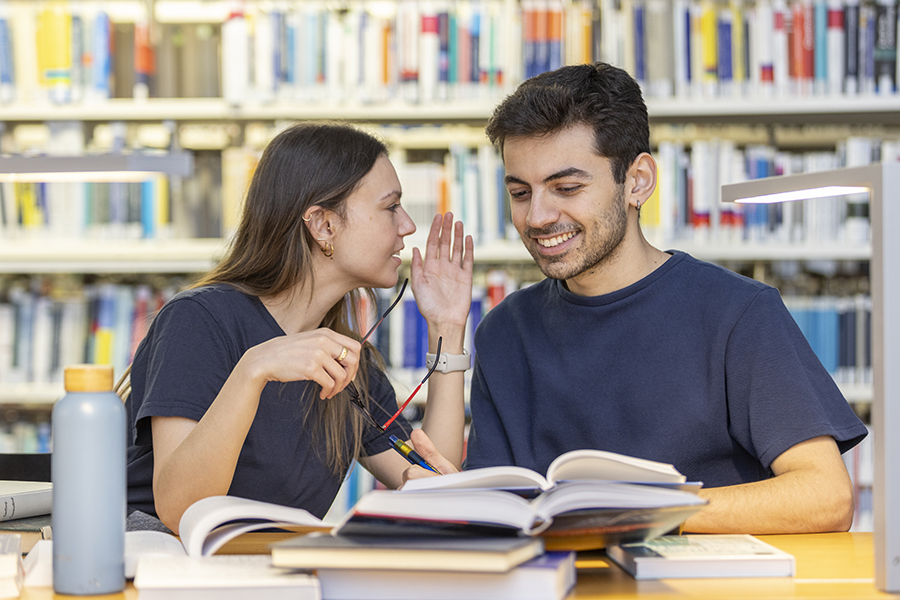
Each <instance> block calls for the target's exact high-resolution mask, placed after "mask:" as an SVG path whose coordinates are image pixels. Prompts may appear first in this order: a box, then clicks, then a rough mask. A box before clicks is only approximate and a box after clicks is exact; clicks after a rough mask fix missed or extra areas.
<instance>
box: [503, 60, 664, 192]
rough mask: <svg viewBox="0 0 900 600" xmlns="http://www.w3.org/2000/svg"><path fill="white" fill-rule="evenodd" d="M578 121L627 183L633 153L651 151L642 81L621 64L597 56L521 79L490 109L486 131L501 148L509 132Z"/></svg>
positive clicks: (536, 132) (534, 131) (544, 131)
mask: <svg viewBox="0 0 900 600" xmlns="http://www.w3.org/2000/svg"><path fill="white" fill-rule="evenodd" d="M580 124H584V125H587V126H589V127H591V128H592V129H593V130H594V140H595V146H596V147H595V151H596V152H597V154H599V155H600V156H603V157H606V158H609V159H610V160H611V161H612V168H613V178H614V179H615V182H616V183H619V184H621V183H625V175H626V173H627V172H628V167H630V166H631V163H633V162H634V159H636V158H637V157H638V155H640V154H641V153H642V152H650V124H649V120H648V117H647V106H646V104H644V99H643V96H642V95H641V88H640V86H639V85H638V84H637V82H636V81H635V80H634V79H633V78H632V77H631V76H630V75H629V74H628V73H626V72H625V71H623V70H622V69H619V68H617V67H613V66H612V65H608V64H606V63H601V62H598V63H594V64H585V65H572V66H567V67H562V68H560V69H556V70H555V71H549V72H547V73H543V74H541V75H537V76H535V77H532V78H530V79H528V80H526V81H524V82H523V83H522V84H521V85H520V86H519V87H518V89H517V90H516V91H515V92H514V93H513V94H511V95H510V96H508V97H507V98H506V99H505V100H504V101H503V102H501V103H500V105H499V106H497V108H496V109H494V113H493V115H492V116H491V118H490V121H488V125H487V128H486V129H485V132H486V133H487V135H488V137H489V138H490V140H491V143H493V144H494V145H495V146H496V147H497V148H499V149H500V152H501V153H502V152H503V145H504V143H505V142H506V140H507V138H514V137H536V136H544V135H548V134H552V133H556V132H558V131H560V130H562V129H565V128H567V127H571V126H573V125H580Z"/></svg>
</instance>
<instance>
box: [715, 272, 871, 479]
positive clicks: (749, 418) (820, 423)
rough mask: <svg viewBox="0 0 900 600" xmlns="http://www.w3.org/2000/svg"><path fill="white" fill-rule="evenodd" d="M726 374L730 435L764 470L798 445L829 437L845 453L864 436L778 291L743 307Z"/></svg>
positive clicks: (767, 292)
mask: <svg viewBox="0 0 900 600" xmlns="http://www.w3.org/2000/svg"><path fill="white" fill-rule="evenodd" d="M725 368H726V385H727V398H728V415H729V430H730V433H731V436H732V437H733V438H734V439H735V440H736V441H737V442H738V443H739V444H741V446H743V447H744V449H745V450H747V451H748V452H749V453H750V454H752V455H754V456H757V457H759V460H760V462H761V463H762V465H763V466H764V467H765V468H767V469H768V468H770V466H771V464H772V461H774V460H775V459H776V458H777V457H778V456H779V455H780V454H781V453H783V452H784V451H785V450H788V449H789V448H790V447H791V446H793V445H795V444H797V443H800V442H801V441H805V440H809V439H812V438H814V437H819V436H824V435H827V436H831V437H833V438H834V439H835V441H837V443H838V447H839V448H840V449H841V451H842V452H843V451H844V450H846V449H848V448H851V447H853V445H855V444H856V443H858V441H859V440H860V439H862V437H864V436H865V435H866V430H865V427H864V426H863V425H862V424H861V423H860V422H859V419H857V418H856V417H855V415H854V414H853V410H852V408H850V406H849V404H847V402H846V401H845V400H844V399H843V396H842V394H841V392H840V390H839V389H838V387H837V385H836V384H835V383H834V380H833V379H832V378H831V376H830V375H829V374H828V372H827V371H826V370H825V368H824V367H823V366H822V363H821V362H820V361H819V359H818V358H817V357H816V355H815V353H814V352H813V350H812V348H811V347H810V345H809V343H808V342H807V341H806V338H805V337H804V336H803V334H802V333H801V331H800V329H799V327H798V326H797V324H796V322H795V321H794V319H793V317H792V316H791V314H790V312H788V310H787V308H785V306H784V303H783V302H782V300H781V297H780V295H779V294H778V292H777V290H774V289H771V288H769V289H766V290H764V291H761V292H760V293H759V294H758V295H757V296H756V298H755V299H754V300H753V301H752V302H751V303H750V304H749V305H748V306H747V309H746V311H745V313H744V314H743V315H742V317H741V318H740V319H739V320H738V321H737V323H736V324H735V326H734V329H733V330H732V332H731V334H730V336H729V339H728V344H727V355H726V367H725Z"/></svg>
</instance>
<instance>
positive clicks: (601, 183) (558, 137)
mask: <svg viewBox="0 0 900 600" xmlns="http://www.w3.org/2000/svg"><path fill="white" fill-rule="evenodd" d="M503 158H504V164H505V166H506V187H507V190H509V195H510V206H511V212H512V221H513V224H514V225H515V226H516V229H517V230H518V232H519V235H520V236H521V237H522V241H523V242H524V244H525V247H526V248H527V249H528V251H529V252H530V253H531V256H532V257H534V260H535V261H536V262H537V264H538V266H539V267H540V269H541V271H542V272H543V273H544V275H546V276H547V277H552V278H554V279H565V280H568V279H573V278H577V277H578V276H579V275H582V274H585V273H588V272H590V271H592V270H594V268H595V267H602V266H603V265H604V263H606V262H608V261H609V259H610V258H612V257H614V256H615V255H616V252H617V249H618V248H619V246H620V244H621V242H622V240H623V239H624V238H625V234H626V230H627V224H628V207H627V203H626V199H625V192H624V188H625V186H624V185H623V184H616V183H615V181H614V179H613V174H612V162H611V161H610V160H609V159H608V158H604V157H601V156H598V155H597V154H596V152H595V151H594V133H593V131H592V130H591V128H590V127H588V126H586V125H576V126H573V127H570V128H568V129H564V130H562V131H559V132H557V133H554V134H552V135H549V136H546V137H518V138H508V139H507V140H506V141H505V143H504V145H503Z"/></svg>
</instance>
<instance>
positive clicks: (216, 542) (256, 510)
mask: <svg viewBox="0 0 900 600" xmlns="http://www.w3.org/2000/svg"><path fill="white" fill-rule="evenodd" d="M236 521H245V522H246V521H255V523H253V524H249V523H248V524H247V525H248V527H243V526H237V527H229V528H228V530H227V533H223V534H221V535H216V536H215V537H214V539H213V540H212V541H211V542H210V543H209V544H207V539H208V538H210V534H211V533H212V532H213V530H214V529H217V528H219V527H221V526H222V525H225V524H228V523H233V522H236ZM279 524H285V525H303V526H308V527H323V528H325V527H326V526H325V525H324V524H323V523H322V520H321V519H318V518H316V517H314V516H313V515H312V514H310V513H309V512H308V511H306V510H303V509H302V508H293V507H290V506H281V505H279V504H271V503H268V502H260V501H258V500H249V499H247V498H238V497H237V496H210V497H209V498H203V499H201V500H198V501H197V502H194V503H193V504H192V505H190V506H189V507H188V509H187V510H186V511H184V514H183V515H182V516H181V521H180V523H179V525H178V531H179V533H180V534H181V541H182V543H183V544H184V547H185V550H187V553H188V556H203V555H205V554H211V553H213V552H215V551H216V550H218V549H219V548H220V547H221V546H222V545H223V544H225V543H226V542H227V541H229V540H231V539H232V538H234V537H236V536H238V535H240V534H242V533H244V532H246V531H252V530H257V529H265V528H267V527H277V526H278V525H279Z"/></svg>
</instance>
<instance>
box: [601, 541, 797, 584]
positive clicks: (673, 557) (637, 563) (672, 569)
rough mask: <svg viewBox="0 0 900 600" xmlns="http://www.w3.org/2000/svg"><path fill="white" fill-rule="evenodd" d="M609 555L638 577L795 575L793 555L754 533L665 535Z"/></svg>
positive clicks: (610, 551) (616, 549) (610, 550)
mask: <svg viewBox="0 0 900 600" xmlns="http://www.w3.org/2000/svg"><path fill="white" fill-rule="evenodd" d="M606 554H607V555H608V556H609V557H610V558H611V559H612V560H614V561H615V562H616V563H618V564H619V565H620V566H621V567H622V568H623V569H625V570H626V571H628V572H629V573H631V574H632V575H634V578H635V579H665V578H690V577H793V576H794V557H793V556H792V555H790V554H788V553H787V552H784V551H783V550H779V549H778V548H775V547H774V546H772V545H770V544H767V543H765V542H763V541H762V540H758V539H756V538H755V537H753V536H751V535H666V536H662V537H659V538H656V539H653V540H650V541H646V542H642V543H638V544H624V545H621V546H611V547H609V548H607V549H606Z"/></svg>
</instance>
